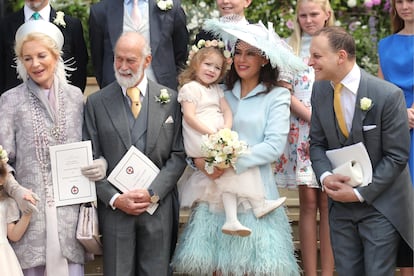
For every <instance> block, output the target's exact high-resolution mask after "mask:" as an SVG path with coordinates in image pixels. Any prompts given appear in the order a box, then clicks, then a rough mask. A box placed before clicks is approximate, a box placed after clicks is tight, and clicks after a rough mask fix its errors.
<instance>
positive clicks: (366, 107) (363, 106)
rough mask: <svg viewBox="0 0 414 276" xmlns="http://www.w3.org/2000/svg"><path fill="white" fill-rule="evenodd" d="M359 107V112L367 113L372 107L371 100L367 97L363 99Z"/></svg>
mask: <svg viewBox="0 0 414 276" xmlns="http://www.w3.org/2000/svg"><path fill="white" fill-rule="evenodd" d="M359 105H360V107H361V110H363V111H368V110H370V109H371V107H372V100H371V99H370V98H367V97H363V98H362V99H361V100H360V102H359Z"/></svg>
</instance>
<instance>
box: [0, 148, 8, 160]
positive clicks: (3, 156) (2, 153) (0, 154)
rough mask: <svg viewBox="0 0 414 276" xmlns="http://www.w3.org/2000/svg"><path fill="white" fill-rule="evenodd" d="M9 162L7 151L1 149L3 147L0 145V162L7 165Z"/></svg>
mask: <svg viewBox="0 0 414 276" xmlns="http://www.w3.org/2000/svg"><path fill="white" fill-rule="evenodd" d="M8 161H9V156H8V154H7V151H6V150H5V149H3V147H2V146H1V145H0V162H3V163H5V164H6V163H7V162H8Z"/></svg>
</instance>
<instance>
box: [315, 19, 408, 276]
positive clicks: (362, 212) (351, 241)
mask: <svg viewBox="0 0 414 276" xmlns="http://www.w3.org/2000/svg"><path fill="white" fill-rule="evenodd" d="M310 52H311V57H310V60H309V65H311V66H312V67H313V68H314V69H315V77H316V80H317V82H315V84H314V86H313V94H312V120H311V129H310V137H311V141H310V155H311V160H312V167H313V169H314V170H315V173H316V175H317V177H318V179H319V180H320V182H321V184H322V187H323V188H324V190H325V191H326V193H327V194H328V196H329V221H330V228H331V240H332V247H333V251H334V256H335V266H336V271H337V272H338V274H339V275H346V276H352V275H355V276H357V275H358V276H359V275H371V276H377V275H394V273H395V266H396V262H397V253H398V250H399V248H400V247H399V245H405V249H406V250H407V251H406V254H411V256H412V248H413V189H412V185H411V179H410V175H409V172H408V166H407V160H408V154H409V133H408V131H407V129H408V128H407V127H408V121H407V112H406V108H405V102H404V95H403V93H402V91H401V90H400V89H399V88H398V87H396V86H394V85H393V84H391V83H388V82H385V81H383V80H380V79H378V78H376V77H373V76H371V75H369V74H367V73H366V72H365V71H363V70H362V69H360V68H359V67H358V66H357V64H356V62H355V42H354V40H353V38H352V36H351V35H349V34H348V33H346V31H344V30H343V29H341V28H338V27H327V28H324V29H322V30H321V31H319V32H317V33H316V34H315V35H314V37H313V38H312V42H311V47H310ZM337 84H341V86H338V85H337ZM333 85H335V87H336V86H338V89H335V90H337V91H339V92H340V94H339V98H338V99H340V104H339V106H341V108H340V109H341V111H339V109H338V108H337V107H334V98H335V97H334V89H333ZM362 98H366V99H370V100H371V101H372V102H371V103H370V104H367V105H366V106H364V105H363V104H361V99H362ZM366 99H365V100H366ZM340 113H341V114H342V115H343V116H342V118H341V116H340V115H339V114H340ZM358 142H362V143H363V144H364V145H365V147H366V149H367V151H368V154H369V157H370V159H371V163H372V169H373V177H372V182H371V183H369V185H368V186H364V187H357V188H352V187H351V186H348V185H347V184H346V182H347V181H349V180H350V178H349V177H348V176H344V175H340V174H333V173H332V169H333V168H332V165H331V163H330V162H329V160H328V158H327V156H326V151H327V150H331V149H337V148H342V147H344V146H348V145H352V144H356V143H358ZM411 258H412V257H411ZM411 262H412V260H411Z"/></svg>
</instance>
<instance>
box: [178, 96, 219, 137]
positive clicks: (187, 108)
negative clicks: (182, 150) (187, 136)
mask: <svg viewBox="0 0 414 276" xmlns="http://www.w3.org/2000/svg"><path fill="white" fill-rule="evenodd" d="M181 107H182V109H183V118H184V120H185V122H186V123H187V124H188V125H189V126H190V127H192V128H193V129H194V130H196V131H198V132H200V133H201V134H213V133H214V131H213V130H212V129H210V128H209V127H207V126H206V125H205V124H203V122H201V121H200V120H199V119H198V118H197V116H196V105H195V104H194V103H192V102H189V101H182V102H181Z"/></svg>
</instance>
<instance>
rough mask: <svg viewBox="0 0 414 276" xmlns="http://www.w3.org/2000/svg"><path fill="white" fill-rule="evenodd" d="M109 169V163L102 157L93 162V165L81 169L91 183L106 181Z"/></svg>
mask: <svg viewBox="0 0 414 276" xmlns="http://www.w3.org/2000/svg"><path fill="white" fill-rule="evenodd" d="M107 169H108V163H107V162H106V160H105V158H103V157H102V156H101V157H99V158H98V159H95V160H93V164H92V165H89V166H84V167H82V168H81V172H82V174H83V175H84V176H85V177H87V178H88V179H89V180H90V181H98V180H102V179H104V177H105V176H106V170H107Z"/></svg>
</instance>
